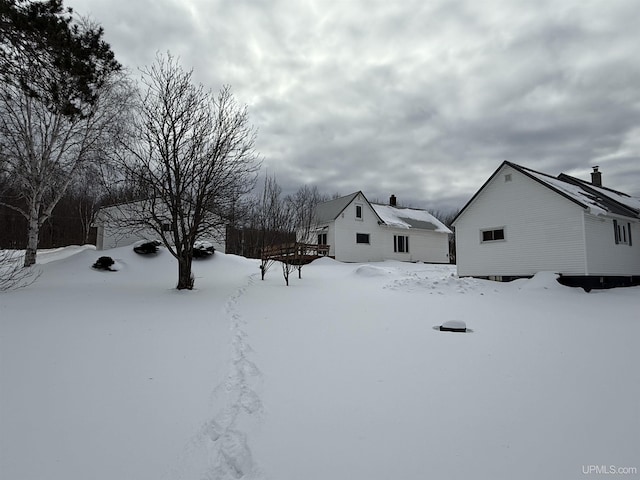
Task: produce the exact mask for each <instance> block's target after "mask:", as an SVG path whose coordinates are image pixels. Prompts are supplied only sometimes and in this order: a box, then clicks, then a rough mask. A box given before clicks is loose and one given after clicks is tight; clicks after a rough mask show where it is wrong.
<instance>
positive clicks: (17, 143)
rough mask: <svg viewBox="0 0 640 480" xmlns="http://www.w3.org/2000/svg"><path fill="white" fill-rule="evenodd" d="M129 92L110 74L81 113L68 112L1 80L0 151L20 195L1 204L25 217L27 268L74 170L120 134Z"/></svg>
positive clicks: (121, 79) (25, 260)
mask: <svg viewBox="0 0 640 480" xmlns="http://www.w3.org/2000/svg"><path fill="white" fill-rule="evenodd" d="M127 96H128V86H127V82H126V81H125V79H124V78H123V77H122V76H121V75H114V76H113V77H112V78H111V80H110V81H109V82H108V83H105V84H103V85H102V87H101V91H100V95H99V97H98V98H97V99H96V102H95V103H94V104H93V105H87V106H86V107H85V114H84V115H75V116H69V115H65V114H64V113H61V112H59V111H56V110H52V109H50V108H49V106H48V105H47V104H46V103H44V102H42V101H41V100H40V99H39V98H37V97H33V96H31V95H29V94H28V93H27V92H25V91H24V90H22V89H21V88H19V87H17V86H15V85H12V84H9V83H3V84H2V85H0V156H1V157H2V161H3V164H4V165H5V166H4V168H5V170H6V172H7V173H8V176H9V179H10V183H11V185H12V186H13V187H14V189H15V190H16V191H17V192H18V197H19V198H18V199H17V200H18V201H17V202H16V203H13V202H12V203H4V204H5V205H6V206H7V207H9V208H11V209H13V210H15V211H16V212H19V213H20V214H21V215H23V216H24V217H25V218H26V219H27V222H28V231H27V237H28V238H27V248H26V253H25V258H24V266H25V267H28V266H31V265H33V264H34V263H35V262H36V252H37V248H38V234H39V231H40V227H41V226H42V224H43V223H44V222H45V221H46V220H47V219H48V218H49V217H50V216H51V213H52V211H53V209H54V207H55V206H56V204H57V203H58V202H59V201H60V199H61V198H62V197H63V196H64V194H65V192H66V191H67V189H68V187H69V185H70V184H71V182H73V181H74V179H75V178H76V174H77V173H78V171H79V170H80V169H81V168H82V167H83V165H84V164H86V163H87V162H90V161H94V160H95V159H96V158H99V157H101V156H104V154H105V152H104V149H105V148H106V146H107V145H109V141H110V139H111V138H113V137H114V136H118V135H119V130H120V128H121V127H122V115H123V113H124V112H125V111H126V108H127V106H128V101H127Z"/></svg>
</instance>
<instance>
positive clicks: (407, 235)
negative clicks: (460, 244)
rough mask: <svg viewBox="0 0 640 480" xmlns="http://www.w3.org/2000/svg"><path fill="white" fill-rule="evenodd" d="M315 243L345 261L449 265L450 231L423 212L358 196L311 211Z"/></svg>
mask: <svg viewBox="0 0 640 480" xmlns="http://www.w3.org/2000/svg"><path fill="white" fill-rule="evenodd" d="M315 225H316V227H315V229H314V232H315V234H316V235H317V242H318V244H321V245H329V247H330V249H329V255H330V256H332V257H334V258H335V259H336V260H339V261H343V262H376V261H382V260H392V259H393V260H403V261H411V262H429V263H449V234H450V233H451V231H450V230H449V229H448V228H447V227H446V226H445V225H444V224H443V223H442V222H440V221H439V220H437V219H436V218H435V217H434V216H433V215H431V214H430V213H429V212H427V211H425V210H419V209H413V208H401V207H398V206H396V202H395V196H392V197H391V200H390V205H377V204H371V203H369V201H368V200H367V198H366V197H365V196H364V194H363V193H362V192H355V193H352V194H351V195H347V196H345V197H340V198H337V199H335V200H331V201H328V202H325V203H321V204H320V205H318V206H317V207H316V210H315Z"/></svg>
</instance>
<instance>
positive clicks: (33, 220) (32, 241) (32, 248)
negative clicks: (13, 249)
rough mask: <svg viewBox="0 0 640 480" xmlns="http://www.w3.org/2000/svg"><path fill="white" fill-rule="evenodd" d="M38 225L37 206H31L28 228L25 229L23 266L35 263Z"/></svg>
mask: <svg viewBox="0 0 640 480" xmlns="http://www.w3.org/2000/svg"><path fill="white" fill-rule="evenodd" d="M39 233H40V225H39V224H38V208H37V207H36V206H32V207H31V209H30V211H29V228H28V230H27V250H26V252H25V254H24V266H25V267H30V266H32V265H35V263H36V254H37V252H38V235H39Z"/></svg>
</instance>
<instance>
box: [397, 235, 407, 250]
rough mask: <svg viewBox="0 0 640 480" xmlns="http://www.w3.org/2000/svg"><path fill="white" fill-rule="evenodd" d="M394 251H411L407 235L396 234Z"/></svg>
mask: <svg viewBox="0 0 640 480" xmlns="http://www.w3.org/2000/svg"><path fill="white" fill-rule="evenodd" d="M393 251H394V252H396V253H409V237H408V236H407V235H394V236H393Z"/></svg>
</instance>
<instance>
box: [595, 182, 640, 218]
mask: <svg viewBox="0 0 640 480" xmlns="http://www.w3.org/2000/svg"><path fill="white" fill-rule="evenodd" d="M583 183H584V182H583ZM589 188H591V189H593V190H595V191H596V192H599V193H601V194H602V195H606V196H607V197H609V198H611V199H612V200H615V201H616V202H618V203H621V204H622V205H625V206H626V207H629V208H631V209H632V210H635V211H637V212H638V213H640V198H638V197H632V196H631V195H627V194H626V193H622V192H617V191H615V190H611V189H609V188H604V187H596V186H595V185H591V184H589Z"/></svg>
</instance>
